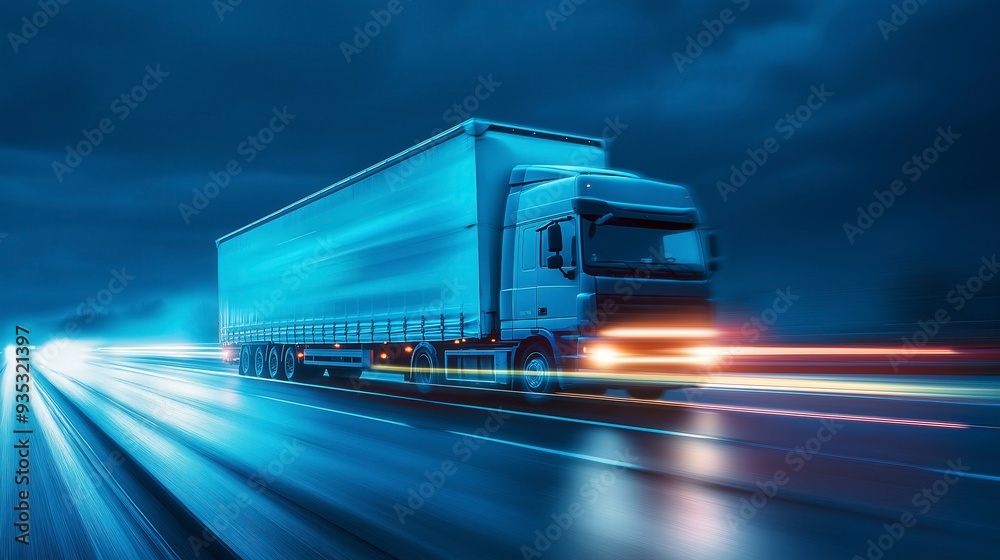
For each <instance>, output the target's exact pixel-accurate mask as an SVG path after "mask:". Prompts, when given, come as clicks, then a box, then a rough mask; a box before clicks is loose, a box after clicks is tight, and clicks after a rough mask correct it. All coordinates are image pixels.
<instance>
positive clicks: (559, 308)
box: [535, 218, 580, 332]
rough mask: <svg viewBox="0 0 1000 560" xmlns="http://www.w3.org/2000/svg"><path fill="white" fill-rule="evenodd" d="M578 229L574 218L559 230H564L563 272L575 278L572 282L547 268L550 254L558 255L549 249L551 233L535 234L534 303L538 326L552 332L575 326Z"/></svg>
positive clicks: (557, 271) (561, 253)
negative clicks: (536, 259)
mask: <svg viewBox="0 0 1000 560" xmlns="http://www.w3.org/2000/svg"><path fill="white" fill-rule="evenodd" d="M576 228H577V224H576V220H575V219H572V218H569V219H564V220H563V221H560V222H559V229H561V230H562V236H561V237H562V249H561V250H560V252H559V254H560V256H562V258H563V267H562V270H563V271H564V272H566V273H568V274H569V275H570V276H572V279H570V278H567V277H566V275H565V274H563V272H560V270H559V269H558V268H549V267H548V266H547V263H548V257H549V255H555V254H556V253H554V252H553V251H551V250H550V249H552V248H551V247H550V246H549V236H548V235H547V233H548V232H546V231H542V232H538V233H536V235H538V242H537V243H536V244H537V245H538V246H539V254H540V259H539V261H538V263H539V268H538V274H537V283H538V291H537V295H536V300H535V307H536V312H537V315H538V326H539V327H540V328H545V329H548V330H550V331H553V332H555V331H564V330H570V329H573V328H575V327H576V321H577V318H576V296H577V294H578V293H579V292H580V289H579V282H580V281H579V275H578V274H575V272H576V270H575V269H576V268H577V267H578V266H579V263H578V262H577V260H578V257H577V253H578V251H577V249H576V244H577V237H578V236H577V232H576ZM571 270H572V271H573V272H570V271H571Z"/></svg>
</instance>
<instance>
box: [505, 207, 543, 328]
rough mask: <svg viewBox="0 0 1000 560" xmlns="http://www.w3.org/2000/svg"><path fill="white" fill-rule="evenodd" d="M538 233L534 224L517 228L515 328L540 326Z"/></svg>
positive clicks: (514, 290) (514, 298)
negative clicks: (537, 297)
mask: <svg viewBox="0 0 1000 560" xmlns="http://www.w3.org/2000/svg"><path fill="white" fill-rule="evenodd" d="M538 239H539V237H538V233H537V232H536V231H535V227H534V226H521V227H519V228H518V229H517V247H518V251H517V253H516V254H517V259H518V262H517V263H516V265H515V266H514V288H513V292H514V294H513V296H514V297H513V298H512V299H513V300H514V313H513V319H514V321H513V327H514V328H515V329H533V328H535V327H537V326H538V323H537V318H538V315H537V312H536V309H535V298H536V294H535V293H536V291H537V287H538V282H537V281H536V278H537V275H538Z"/></svg>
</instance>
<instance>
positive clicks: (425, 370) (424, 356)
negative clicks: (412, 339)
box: [410, 344, 438, 393]
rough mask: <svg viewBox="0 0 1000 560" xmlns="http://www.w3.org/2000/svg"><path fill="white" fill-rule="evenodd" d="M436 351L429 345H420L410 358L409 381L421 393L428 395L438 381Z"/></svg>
mask: <svg viewBox="0 0 1000 560" xmlns="http://www.w3.org/2000/svg"><path fill="white" fill-rule="evenodd" d="M437 369H438V360H437V351H436V350H434V347H433V346H431V345H430V344H421V345H418V346H417V349H416V350H414V351H413V355H412V356H410V381H412V382H413V383H416V384H417V390H418V391H420V392H421V393H430V392H431V387H432V386H433V385H434V384H435V383H437V380H438V374H437Z"/></svg>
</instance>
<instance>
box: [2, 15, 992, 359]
mask: <svg viewBox="0 0 1000 560" xmlns="http://www.w3.org/2000/svg"><path fill="white" fill-rule="evenodd" d="M233 1H234V2H235V1H236V0H233ZM224 2H225V0H219V1H216V2H215V3H214V4H213V2H212V1H210V0H199V1H196V2H162V3H134V2H118V1H104V2H99V3H96V4H95V3H87V2H80V1H74V0H70V1H69V2H68V3H67V4H65V5H61V4H58V3H57V2H56V1H55V0H51V3H52V4H53V6H57V7H58V12H57V13H55V15H51V16H49V15H47V14H45V13H44V12H43V11H40V10H42V8H40V7H39V4H38V3H37V2H35V1H28V0H17V1H8V2H4V3H3V5H2V7H0V23H2V26H0V27H2V29H3V31H4V33H5V34H6V39H7V40H6V42H5V44H4V45H3V47H2V48H0V53H2V54H0V60H2V63H0V77H2V83H3V88H2V89H0V97H2V107H3V110H4V115H3V126H2V128H0V192H2V199H3V204H2V205H0V208H2V210H0V212H2V213H0V261H2V262H3V276H2V278H3V298H2V300H0V305H2V307H0V318H2V319H3V321H2V323H3V324H4V325H8V324H13V323H20V324H23V325H25V326H33V327H35V328H37V329H39V330H49V331H51V332H53V333H58V332H59V331H60V330H61V329H63V328H64V327H65V325H66V324H67V320H75V321H77V322H78V323H80V324H82V325H83V330H84V333H83V334H81V335H80V336H81V337H86V336H95V337H102V336H112V337H117V336H121V337H129V336H131V337H146V338H149V337H155V338H158V339H160V340H164V341H170V340H176V339H187V340H204V341H211V340H213V339H214V337H215V334H216V333H215V324H214V320H215V314H216V302H215V296H216V294H215V289H216V250H215V244H214V241H215V239H216V238H218V237H220V236H221V235H223V234H225V233H228V232H230V231H232V230H234V229H236V228H238V227H239V226H242V225H244V224H246V223H249V222H251V221H253V220H255V219H257V218H259V217H261V216H263V215H265V214H268V213H270V212H272V211H274V210H276V209H278V208H280V207H282V206H284V205H286V204H288V203H290V202H293V201H295V200H298V199H299V198H301V197H303V196H305V195H308V194H310V193H312V192H314V191H317V190H319V189H320V188H322V187H324V186H326V185H329V184H331V183H333V182H335V181H337V180H339V179H341V178H343V177H344V176H346V175H348V174H351V173H353V172H355V171H358V170H360V169H362V168H364V167H367V166H368V165H371V164H373V163H375V162H378V161H380V160H382V159H384V158H386V157H388V156H390V155H392V154H394V153H396V152H398V151H400V150H403V149H405V148H407V147H409V146H411V145H412V144H414V143H415V142H416V141H418V140H422V139H424V138H426V137H429V136H431V135H432V134H433V133H434V132H436V131H438V130H440V129H443V128H447V127H449V126H451V125H453V124H455V123H457V122H459V121H460V120H462V119H463V118H464V117H465V116H475V117H480V118H484V119H495V120H498V121H504V122H512V123H518V124H524V125H528V126H535V127H541V128H548V129H554V130H560V131H563V130H565V131H569V132H575V133H580V134H586V135H595V136H596V135H600V134H602V132H605V131H607V133H608V134H610V135H613V136H615V137H616V139H615V143H614V148H613V155H612V160H613V163H614V165H615V167H619V168H624V169H628V170H632V171H636V172H639V173H641V174H643V175H646V176H650V177H655V178H658V179H662V180H666V181H670V182H676V183H680V184H683V185H687V186H689V187H690V188H691V189H692V190H693V191H694V193H695V195H696V197H697V199H698V201H699V202H700V203H701V204H703V205H704V206H705V207H706V209H707V215H708V217H709V219H710V221H711V223H712V225H713V226H715V227H717V228H718V229H719V233H720V239H721V246H722V249H723V250H724V253H725V259H724V261H723V263H722V270H721V272H720V274H719V276H718V282H717V286H716V288H717V290H716V293H717V294H718V298H719V300H720V304H721V309H722V312H723V313H722V316H723V318H724V319H726V320H727V321H730V322H733V323H734V324H736V325H737V326H738V325H739V324H740V323H742V322H743V321H746V320H749V319H750V318H751V317H753V316H755V315H758V316H759V315H760V313H761V312H762V311H764V310H765V309H767V308H768V307H770V305H771V302H772V300H773V299H774V298H775V297H776V296H775V290H776V289H782V290H785V289H788V290H790V291H791V293H793V294H795V295H797V296H798V297H799V299H797V300H795V304H794V306H793V307H792V308H791V309H790V310H789V311H788V313H786V314H785V315H784V316H782V317H781V318H780V320H779V322H778V323H777V324H776V325H775V326H774V328H773V330H772V333H771V334H773V333H781V334H783V335H786V336H795V335H808V336H819V335H831V334H837V333H853V334H855V335H858V333H882V334H881V335H880V336H884V337H886V338H892V339H894V338H897V336H896V333H905V332H911V333H912V332H913V330H914V329H915V328H916V326H915V323H916V321H918V320H922V319H927V318H928V317H930V316H933V314H934V312H935V310H936V309H938V308H941V307H947V308H948V309H949V310H952V309H953V308H952V307H951V304H949V303H947V301H946V298H947V294H948V293H949V291H950V290H952V289H954V287H955V285H956V284H958V283H965V281H966V280H967V279H968V278H969V277H970V276H973V275H975V274H976V273H977V271H978V270H980V267H981V266H982V262H981V260H980V259H981V258H982V257H986V258H987V260H989V259H990V257H991V256H992V255H994V254H995V253H997V252H998V249H1000V247H998V245H1000V220H998V219H997V212H998V210H1000V189H998V188H997V186H998V179H997V173H998V172H997V162H998V158H997V147H998V143H997V142H996V134H997V125H998V120H1000V119H998V117H1000V110H998V103H997V100H998V99H1000V81H998V79H997V53H998V52H1000V34H997V33H996V22H997V21H998V19H1000V5H997V4H996V3H994V2H986V1H945V0H928V1H927V2H926V3H925V4H924V5H920V4H919V3H918V2H916V1H915V0H908V1H905V2H896V4H895V6H896V8H894V4H893V2H890V1H856V2H807V1H801V2H778V1H773V2H765V1H763V0H749V1H748V0H739V1H729V0H715V1H710V2H693V1H692V2H686V3H683V5H682V4H681V3H679V2H662V1H656V2H652V1H647V2H612V1H609V0H575V1H570V0H563V1H562V2H559V1H558V0H549V1H541V2H532V3H530V7H527V6H525V4H529V3H519V2H517V3H516V2H499V1H498V2H451V3H447V4H449V5H448V6H444V5H442V4H444V3H430V2H419V1H418V2H410V1H407V0H402V2H395V1H393V2H390V1H388V0H385V1H383V0H377V1H365V2H289V3H282V2H266V3H265V2H251V1H243V2H242V3H239V4H237V5H236V6H230V5H229V4H228V3H224ZM43 4H44V2H43ZM389 9H391V10H392V11H395V12H396V13H394V14H393V13H391V12H389ZM52 10H54V8H51V7H50V11H52ZM373 11H374V12H375V14H374V15H373V13H372V12H373ZM907 11H909V12H912V13H909V14H908V13H907ZM36 12H38V14H36ZM22 18H27V19H26V20H22ZM33 19H34V23H28V24H26V21H27V22H31V21H32V20H33ZM379 20H381V23H380V22H379ZM880 20H881V22H880ZM39 23H42V25H38V24H39ZM356 28H357V29H356ZM370 35H374V36H373V37H371V36H370ZM699 42H700V44H699ZM477 94H478V95H479V98H477V97H476V95H477ZM470 96H471V97H470ZM456 104H458V105H459V108H458V109H457V110H456V108H455V106H456ZM463 104H464V105H465V106H464V107H462V105H463ZM282 113H284V117H283V118H281V119H278V118H277V117H275V115H276V114H282ZM273 117H274V119H272V118H273ZM272 125H273V126H274V129H272V130H276V129H277V128H279V127H280V128H282V129H281V130H280V131H276V132H273V134H272V131H271V130H268V131H265V132H264V133H261V134H260V138H261V140H262V141H260V142H258V141H257V140H253V141H248V137H250V136H256V135H258V134H259V133H260V131H261V129H262V128H267V127H269V126H272ZM102 128H103V130H102ZM263 140H269V141H270V142H269V143H266V144H265V143H263ZM255 143H256V145H255ZM935 143H937V144H936V146H937V147H936V148H935ZM944 148H946V149H944ZM928 149H929V151H928V152H926V153H925V150H928ZM748 150H749V152H748ZM87 154H89V155H87ZM78 155H79V156H80V157H79V158H78V157H77V156H78ZM764 155H766V157H767V160H766V162H764V163H762V164H758V163H757V162H753V158H754V157H756V158H757V160H758V161H763V157H764ZM914 156H918V157H919V159H918V161H913V157H914ZM924 156H927V158H926V159H927V161H925V158H924ZM931 158H932V159H933V163H928V161H929V160H930V159H931ZM748 159H749V160H750V161H749V162H747V161H746V160H748ZM231 160H233V161H235V166H232V165H230V164H229V162H230V161H231ZM908 162H909V163H908ZM526 163H535V162H526ZM541 163H543V162H541ZM227 165H230V167H231V169H238V173H232V172H229V173H226V168H227ZM731 166H735V169H737V170H739V169H740V168H741V167H743V168H744V169H745V170H752V173H750V174H749V177H746V178H745V182H743V183H741V181H740V180H739V179H740V177H739V176H737V177H733V175H734V172H733V169H734V168H733V167H731ZM213 177H216V178H220V177H221V179H217V180H218V181H219V182H226V181H228V184H227V185H226V187H225V188H224V189H218V190H215V189H213V188H209V189H208V190H207V191H206V189H205V185H206V184H207V183H209V182H211V181H213ZM733 179H736V183H733ZM896 180H899V181H901V182H900V183H896V184H895V188H896V189H897V191H899V193H900V194H894V195H892V196H893V197H894V200H892V202H891V204H884V203H883V202H878V198H877V197H876V196H875V194H873V193H874V191H880V192H881V191H888V192H892V188H893V185H894V183H893V182H894V181H896ZM904 188H905V191H903V190H902V189H904ZM196 190H197V191H201V192H202V193H206V194H207V193H211V194H212V196H211V197H209V196H206V197H205V199H201V200H198V199H197V196H196V194H195V192H194V191H196ZM880 196H881V197H882V198H883V201H885V200H888V198H886V197H888V196H889V195H887V194H883V195H880ZM206 202H207V206H205V205H204V203H206ZM872 204H875V206H876V207H875V209H874V212H873V213H874V214H878V217H874V216H873V217H872V219H871V221H870V222H869V221H868V219H867V218H866V217H860V218H859V214H858V207H863V208H866V209H867V208H869V207H870V206H871V205H872ZM182 205H188V206H189V207H190V208H191V209H195V210H197V212H191V211H190V209H188V210H186V211H185V209H184V208H185V207H184V206H182ZM880 205H882V206H888V207H887V208H885V209H884V213H883V212H878V207H879V206H880ZM196 206H199V207H202V208H200V209H198V208H196ZM859 220H860V222H861V224H860V225H859ZM845 223H847V224H850V225H851V226H853V228H857V229H852V228H847V229H848V230H849V231H845ZM859 231H860V232H863V233H859ZM852 232H853V234H851V233H852ZM117 277H123V278H124V282H127V284H128V285H127V286H125V287H124V289H123V290H121V292H120V293H118V294H113V297H111V298H110V302H108V301H106V300H107V299H108V297H107V296H108V295H110V292H103V293H102V290H105V289H107V288H108V287H109V283H111V285H112V287H114V288H116V289H117V286H118V285H119V284H120V283H122V280H119V279H118V278H117ZM130 277H134V278H130ZM112 280H115V282H112ZM116 282H117V283H116ZM998 294H1000V277H998V278H997V280H996V284H991V283H990V282H985V287H984V288H983V290H982V291H981V292H979V293H978V294H976V298H975V300H973V301H971V302H970V304H969V305H967V306H965V308H964V309H962V310H960V311H955V312H954V313H953V315H954V319H955V320H954V321H953V322H952V323H951V324H950V325H948V326H947V328H946V329H945V330H946V331H947V333H948V334H947V336H954V337H958V336H965V335H967V334H968V333H971V332H978V333H982V332H986V331H985V330H984V329H988V328H990V327H991V325H995V324H996V320H997V319H1000V304H998V301H1000V297H998ZM88 298H96V299H93V300H92V301H93V302H95V305H92V304H88V303H87V301H88ZM100 299H104V300H105V303H107V305H103V304H102V303H100V301H99V300H100ZM98 307H99V308H100V309H98ZM983 321H986V322H983ZM991 321H992V322H991ZM4 328H7V327H6V326H5V327H4ZM10 330H11V332H13V329H12V328H11V329H10ZM859 336H860V335H859ZM944 336H945V335H944V334H942V337H944Z"/></svg>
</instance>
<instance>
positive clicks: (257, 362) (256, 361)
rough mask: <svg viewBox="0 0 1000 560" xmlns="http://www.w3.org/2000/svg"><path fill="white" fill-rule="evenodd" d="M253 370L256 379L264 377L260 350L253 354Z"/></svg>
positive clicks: (262, 355)
mask: <svg viewBox="0 0 1000 560" xmlns="http://www.w3.org/2000/svg"><path fill="white" fill-rule="evenodd" d="M253 369H254V373H255V374H257V377H261V376H262V375H264V350H263V349H262V348H258V349H257V351H256V352H254V356H253Z"/></svg>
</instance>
